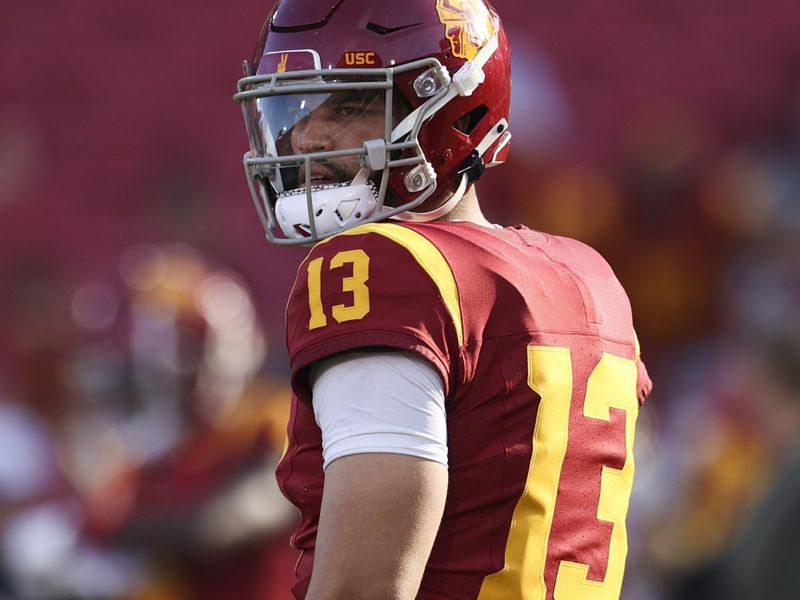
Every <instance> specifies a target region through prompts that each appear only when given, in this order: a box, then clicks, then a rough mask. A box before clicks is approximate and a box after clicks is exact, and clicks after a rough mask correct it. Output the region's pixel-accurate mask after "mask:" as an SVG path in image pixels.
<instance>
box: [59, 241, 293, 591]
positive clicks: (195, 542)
mask: <svg viewBox="0 0 800 600" xmlns="http://www.w3.org/2000/svg"><path fill="white" fill-rule="evenodd" d="M120 270H121V273H122V280H123V285H122V288H121V290H119V291H117V290H114V289H113V286H108V285H107V284H103V283H93V284H89V285H87V286H85V287H84V288H82V289H80V290H78V293H77V294H76V304H75V316H76V317H77V318H78V320H79V321H81V322H82V323H83V325H84V326H91V325H92V324H95V325H103V324H102V323H97V322H96V319H97V317H98V316H99V317H101V318H102V314H103V311H102V310H100V311H97V310H93V309H97V308H100V307H102V306H103V305H106V306H108V305H109V304H111V305H113V310H112V314H111V315H110V317H111V318H110V319H108V320H107V322H106V323H105V324H104V325H105V326H104V327H101V328H100V329H101V331H97V332H96V335H95V336H94V340H93V341H92V338H91V337H88V338H87V342H86V343H85V346H84V349H83V353H82V361H81V363H82V364H81V366H80V373H81V378H80V379H81V382H82V384H83V390H84V392H85V398H86V399H87V400H88V402H89V403H92V404H94V410H93V411H91V413H89V414H87V416H86V417H87V418H86V419H84V420H83V422H81V423H80V424H79V425H78V427H79V430H80V431H81V432H82V435H81V436H80V439H81V441H82V443H81V444H80V446H79V447H78V448H76V449H75V456H76V460H74V461H73V464H75V466H76V469H75V476H76V479H78V480H79V481H81V482H82V486H81V488H82V490H83V492H84V497H85V499H86V505H87V511H88V529H89V531H91V532H92V534H93V535H94V536H96V538H97V539H99V540H103V541H105V543H106V544H108V545H109V546H110V547H112V548H116V549H118V550H124V551H127V552H130V553H131V555H132V556H134V557H136V558H137V559H138V560H139V561H140V563H141V564H142V567H143V571H144V577H143V579H142V581H140V583H139V585H137V586H136V587H135V588H133V589H131V590H130V592H129V596H130V597H133V598H137V599H147V600H149V599H153V598H169V599H170V600H222V599H227V598H241V599H242V600H282V599H283V598H288V594H289V592H288V589H289V578H288V573H290V571H291V566H292V565H293V563H294V561H295V560H296V558H295V556H294V552H293V550H292V549H291V548H290V547H289V546H288V544H287V543H286V539H287V528H288V527H290V526H291V524H292V523H293V521H294V519H293V511H291V508H290V505H289V504H288V503H287V502H286V501H285V500H284V499H283V497H282V496H281V495H280V492H279V491H278V488H277V484H276V482H275V480H274V476H273V471H274V468H275V464H276V462H277V459H278V456H279V455H280V451H281V448H282V446H283V439H284V434H283V430H284V427H285V423H286V420H287V418H288V403H287V402H288V393H287V390H286V387H285V384H282V383H281V381H280V380H279V379H267V378H265V377H264V376H263V375H262V373H261V369H262V367H263V363H264V359H265V356H266V343H265V338H264V335H263V332H262V331H261V328H260V325H259V323H258V319H257V315H256V312H255V309H254V306H253V303H252V299H251V295H250V292H249V290H248V288H247V286H246V285H245V283H244V281H243V280H242V279H241V278H240V277H239V276H238V275H236V274H235V273H234V272H232V271H231V270H230V269H225V268H222V267H220V266H218V265H217V264H215V262H214V261H213V260H211V259H209V258H208V257H207V256H204V255H203V254H202V253H201V252H200V251H198V250H197V249H195V248H192V247H190V246H188V245H186V244H177V243H173V244H166V245H153V244H136V245H134V246H132V247H130V248H129V249H128V250H126V252H125V253H124V254H123V256H122V260H121V264H120ZM115 293H116V294H118V299H116V300H111V301H110V302H109V300H108V297H109V295H110V296H111V297H113V295H114V294H115ZM104 297H105V298H106V300H105V301H104V300H103V298H104ZM98 448H103V450H104V454H105V456H104V457H103V458H99V457H98V456H97V454H96V453H97V449H98ZM110 457H115V458H111V459H110ZM102 465H104V466H105V468H104V469H102V468H98V467H100V466H102Z"/></svg>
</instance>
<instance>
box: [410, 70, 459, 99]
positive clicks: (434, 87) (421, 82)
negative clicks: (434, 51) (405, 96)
mask: <svg viewBox="0 0 800 600" xmlns="http://www.w3.org/2000/svg"><path fill="white" fill-rule="evenodd" d="M449 83H450V73H448V71H447V68H446V67H444V66H438V67H432V68H430V69H428V70H427V71H425V72H424V73H422V74H421V75H419V77H417V78H416V79H415V80H414V92H416V94H417V96H418V97H420V98H430V97H431V96H435V95H436V94H438V93H439V92H440V91H441V90H443V89H444V88H445V86H447V85H448V84H449Z"/></svg>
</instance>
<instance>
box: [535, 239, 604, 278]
mask: <svg viewBox="0 0 800 600" xmlns="http://www.w3.org/2000/svg"><path fill="white" fill-rule="evenodd" d="M543 235H544V236H545V237H546V239H547V243H546V248H547V250H546V253H547V255H548V256H549V257H550V258H551V259H552V260H557V261H560V262H562V263H563V264H564V265H565V266H566V267H567V268H569V269H570V270H572V271H574V272H576V273H583V274H590V273H594V274H597V275H603V276H607V277H613V276H614V271H613V269H612V267H611V265H610V264H609V262H608V260H606V258H605V257H604V256H603V255H602V254H601V253H600V252H599V251H598V250H596V249H595V248H593V247H592V246H590V245H589V244H587V243H585V242H582V241H580V240H576V239H574V238H570V237H566V236H560V235H553V234H543Z"/></svg>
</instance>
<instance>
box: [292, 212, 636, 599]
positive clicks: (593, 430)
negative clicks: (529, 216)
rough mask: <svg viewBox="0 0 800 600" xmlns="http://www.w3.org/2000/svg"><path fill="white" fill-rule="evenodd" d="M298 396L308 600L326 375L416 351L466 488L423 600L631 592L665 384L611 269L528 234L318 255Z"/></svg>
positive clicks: (387, 242)
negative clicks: (345, 364)
mask: <svg viewBox="0 0 800 600" xmlns="http://www.w3.org/2000/svg"><path fill="white" fill-rule="evenodd" d="M287 343H288V348H289V353H290V358H291V363H292V373H293V381H292V383H293V389H294V392H295V399H294V401H293V409H292V416H291V419H290V423H289V445H288V449H287V452H286V454H285V456H284V458H283V460H282V462H281V464H280V466H279V467H278V478H279V480H280V483H281V486H282V488H283V490H284V493H285V494H286V496H287V497H288V498H289V499H290V500H291V501H292V502H293V503H294V504H295V505H296V506H297V507H298V508H299V509H300V512H301V522H300V525H299V527H298V529H297V531H296V532H295V535H294V538H293V542H294V544H295V545H296V547H297V548H299V549H300V550H301V551H302V557H301V559H300V561H299V563H298V566H297V573H296V575H297V584H296V585H295V588H294V593H295V595H296V597H297V598H304V596H305V593H306V590H307V589H308V584H309V580H310V577H311V571H312V568H313V562H314V542H315V538H316V533H317V525H318V521H319V514H320V504H321V499H322V486H323V471H322V447H321V435H320V430H319V427H318V426H317V424H316V422H315V420H314V414H313V410H312V407H311V397H310V390H309V383H308V378H307V376H308V369H307V367H308V366H309V365H311V364H312V363H313V362H314V361H317V360H319V359H321V358H324V357H326V356H330V355H332V354H336V353H339V352H344V351H348V350H353V349H363V348H370V347H381V348H386V347H388V348H396V349H400V350H407V351H411V352H416V353H418V354H419V355H421V356H423V357H424V358H426V359H428V360H429V361H430V362H431V363H432V364H433V365H434V367H435V368H436V369H437V370H438V371H439V374H440V375H441V378H442V381H443V382H444V388H445V393H446V408H447V429H448V461H449V487H448V498H447V503H446V506H445V509H444V516H443V518H442V522H441V526H440V528H439V531H438V534H437V537H436V541H435V543H434V547H433V551H432V553H431V556H430V559H429V561H428V564H427V567H426V570H425V574H424V577H423V581H422V586H421V588H420V591H419V594H418V596H417V598H418V599H419V600H434V599H436V600H441V599H448V598H450V599H464V600H467V599H469V600H474V599H479V600H517V599H519V600H523V599H525V600H527V599H529V598H530V599H534V598H535V599H539V598H546V599H551V598H558V599H559V600H569V599H583V598H615V597H617V596H618V595H619V593H620V587H621V585H622V574H623V568H624V564H625V556H626V553H627V541H626V531H625V514H626V511H627V507H628V499H629V497H630V492H631V485H632V479H633V454H632V450H633V436H634V428H635V423H636V417H637V413H638V410H639V405H640V403H641V401H643V400H644V398H645V397H646V395H647V394H648V393H649V389H650V380H649V379H648V377H647V373H646V371H645V369H644V366H643V365H642V363H641V361H640V360H639V355H638V354H639V353H638V345H637V342H636V336H635V333H634V330H633V324H632V319H631V310H630V304H629V302H628V299H627V297H626V295H625V292H624V291H623V289H622V287H621V285H620V284H619V282H618V281H617V279H616V277H615V276H614V274H613V272H612V271H611V268H610V267H609V266H608V264H607V263H606V262H605V261H604V260H603V259H602V258H601V257H600V256H599V255H598V254H597V253H596V252H595V251H593V250H592V249H590V248H589V247H587V246H585V245H583V244H581V243H579V242H576V241H574V240H570V239H565V238H560V237H555V236H549V235H545V234H542V233H539V232H536V231H531V230H529V229H526V228H524V227H514V228H506V229H490V228H485V227H480V226H477V225H473V224H468V223H426V224H414V225H400V224H389V223H381V224H371V225H363V226H360V227H357V228H355V229H353V230H350V231H347V232H345V233H343V234H340V235H337V236H334V237H332V238H329V239H328V240H325V241H323V242H322V243H320V244H318V245H316V246H315V247H314V248H313V249H312V251H311V253H310V254H309V256H308V258H307V259H306V260H305V262H304V263H303V264H302V266H301V267H300V270H299V273H298V277H297V281H296V284H295V287H294V289H293V291H292V294H291V297H290V300H289V305H288V309H287Z"/></svg>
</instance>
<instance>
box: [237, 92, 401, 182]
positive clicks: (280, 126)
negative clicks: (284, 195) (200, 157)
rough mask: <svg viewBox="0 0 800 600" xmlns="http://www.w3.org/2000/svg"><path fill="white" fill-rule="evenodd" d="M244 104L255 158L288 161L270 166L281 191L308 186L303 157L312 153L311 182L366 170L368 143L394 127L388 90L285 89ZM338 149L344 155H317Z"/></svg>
mask: <svg viewBox="0 0 800 600" xmlns="http://www.w3.org/2000/svg"><path fill="white" fill-rule="evenodd" d="M245 106H246V114H247V121H248V131H249V134H250V145H251V149H252V150H253V154H254V156H256V157H264V158H280V157H287V159H288V160H287V161H285V162H276V163H275V164H274V165H268V166H267V167H266V168H265V174H266V175H267V176H268V177H269V179H270V180H271V181H272V182H273V185H274V186H275V187H276V189H277V190H278V191H287V190H291V189H295V188H299V187H305V183H306V181H305V179H306V171H305V168H304V164H305V161H304V158H302V157H301V155H302V156H303V157H304V156H308V155H312V156H311V159H312V160H311V178H312V185H326V184H334V183H345V182H349V181H351V180H352V179H353V178H354V177H355V175H356V174H357V173H358V171H359V169H360V168H361V157H360V156H359V154H358V152H359V151H361V149H362V148H363V144H364V142H365V141H367V140H372V139H386V136H387V135H388V133H389V132H390V130H391V127H392V126H393V124H392V119H390V118H387V112H386V90H383V89H368V90H342V91H335V92H331V93H297V94H286V93H282V94H276V95H269V96H265V97H260V98H254V99H249V100H247V101H246V102H245ZM347 151H349V152H347ZM336 152H341V153H342V155H341V156H315V155H318V154H320V153H336ZM289 157H294V158H289Z"/></svg>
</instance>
